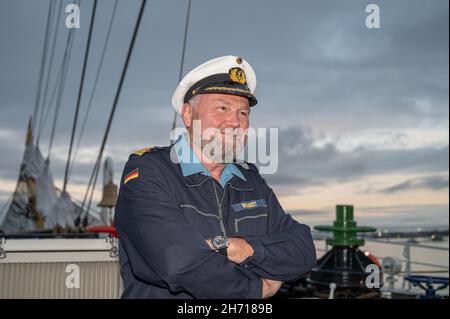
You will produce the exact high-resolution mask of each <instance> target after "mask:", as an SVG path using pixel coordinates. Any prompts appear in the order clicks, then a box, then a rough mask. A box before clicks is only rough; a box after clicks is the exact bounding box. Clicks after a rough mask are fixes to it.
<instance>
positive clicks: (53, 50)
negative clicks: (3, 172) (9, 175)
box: [36, 1, 62, 144]
mask: <svg viewBox="0 0 450 319" xmlns="http://www.w3.org/2000/svg"><path fill="white" fill-rule="evenodd" d="M61 8H62V1H59V6H58V9H57V10H56V21H55V26H54V28H55V31H54V33H53V41H52V42H53V43H52V51H51V53H50V60H49V66H48V71H47V76H46V80H45V89H44V98H43V102H42V110H41V116H40V119H39V126H38V130H37V139H36V143H37V144H39V139H40V136H41V131H42V129H43V125H45V122H44V123H43V114H44V112H46V111H45V110H46V109H47V110H48V109H49V108H50V106H51V103H50V105H49V106H48V107H47V93H48V86H49V82H50V76H51V73H52V69H53V59H54V56H55V47H56V40H57V38H58V30H59V29H60V28H59V27H58V26H59V21H60V17H61ZM61 68H62V67H61ZM60 73H61V72H60ZM57 85H58V80H57V81H56V83H55V89H56V87H57ZM47 114H48V111H47Z"/></svg>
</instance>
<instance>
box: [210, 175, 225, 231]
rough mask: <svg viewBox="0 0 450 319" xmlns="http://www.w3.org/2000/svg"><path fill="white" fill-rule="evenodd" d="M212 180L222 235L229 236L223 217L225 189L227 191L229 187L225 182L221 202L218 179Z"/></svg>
mask: <svg viewBox="0 0 450 319" xmlns="http://www.w3.org/2000/svg"><path fill="white" fill-rule="evenodd" d="M211 180H212V181H213V188H214V194H215V195H216V201H217V208H218V209H219V223H220V228H221V229H222V235H223V236H224V237H227V232H226V230H225V225H224V224H223V219H222V202H223V198H224V196H225V191H226V188H227V184H225V187H224V188H223V194H222V201H221V202H219V196H218V195H217V189H216V181H215V180H214V179H212V178H211Z"/></svg>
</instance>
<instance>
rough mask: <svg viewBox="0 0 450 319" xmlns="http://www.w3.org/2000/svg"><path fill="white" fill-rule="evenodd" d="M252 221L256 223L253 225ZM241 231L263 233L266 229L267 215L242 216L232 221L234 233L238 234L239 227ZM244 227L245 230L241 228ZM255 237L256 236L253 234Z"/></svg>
mask: <svg viewBox="0 0 450 319" xmlns="http://www.w3.org/2000/svg"><path fill="white" fill-rule="evenodd" d="M254 221H258V222H257V223H254ZM240 226H241V232H242V230H248V231H249V232H251V233H254V232H256V233H265V230H266V228H267V213H263V214H257V215H248V216H242V217H239V218H235V219H234V231H235V232H236V233H239V227H240ZM243 226H245V229H242V227H243ZM255 235H256V234H255Z"/></svg>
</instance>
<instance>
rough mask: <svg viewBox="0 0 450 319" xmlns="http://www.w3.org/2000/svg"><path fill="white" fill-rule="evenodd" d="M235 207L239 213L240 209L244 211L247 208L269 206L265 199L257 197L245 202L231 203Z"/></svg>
mask: <svg viewBox="0 0 450 319" xmlns="http://www.w3.org/2000/svg"><path fill="white" fill-rule="evenodd" d="M231 207H233V210H234V211H235V212H236V213H237V212H240V211H243V210H245V209H253V208H257V207H267V203H266V200H265V199H255V200H250V201H245V202H240V203H237V204H233V205H231Z"/></svg>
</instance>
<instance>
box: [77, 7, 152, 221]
mask: <svg viewBox="0 0 450 319" xmlns="http://www.w3.org/2000/svg"><path fill="white" fill-rule="evenodd" d="M146 2H147V0H142V2H141V7H140V9H139V14H138V17H137V20H136V24H135V26H134V30H133V36H132V38H131V42H130V46H129V48H128V52H127V56H126V59H125V63H124V66H123V69H122V74H121V76H120V80H119V85H118V88H117V91H116V94H115V97H114V102H113V105H112V108H111V112H110V115H109V119H108V123H107V126H106V130H105V133H104V135H103V140H102V144H101V147H100V150H99V153H98V156H97V160H96V162H95V166H94V168H93V170H92V174H91V178H90V181H89V185H88V188H87V190H86V193H85V196H84V198H83V202H82V204H81V207H80V209H79V213H78V218H77V220H76V221H75V225H77V226H78V225H79V222H80V220H81V214H82V212H83V207H84V204H85V202H86V197H87V195H88V193H89V189H90V186H91V183H92V188H93V189H95V184H96V182H97V176H98V171H99V167H100V162H101V159H102V155H103V151H104V149H105V145H106V141H107V139H108V135H109V130H110V129H111V124H112V121H113V119H114V114H115V111H116V108H117V104H118V101H119V97H120V93H121V91H122V86H123V82H124V79H125V76H126V74H127V70H128V64H129V62H130V57H131V54H132V52H133V48H134V44H135V41H136V37H137V34H138V31H139V26H140V24H141V20H142V15H143V13H144V9H145V4H146ZM90 205H91V199H90V200H89V203H88V206H87V209H86V216H85V217H84V219H83V225H87V221H88V215H89V209H90Z"/></svg>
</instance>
